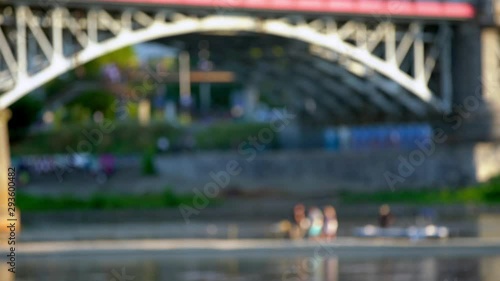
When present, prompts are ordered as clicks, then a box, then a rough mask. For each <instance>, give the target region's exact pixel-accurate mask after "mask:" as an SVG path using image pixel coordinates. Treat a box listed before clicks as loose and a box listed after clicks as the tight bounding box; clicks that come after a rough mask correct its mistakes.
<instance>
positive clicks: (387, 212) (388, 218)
mask: <svg viewBox="0 0 500 281" xmlns="http://www.w3.org/2000/svg"><path fill="white" fill-rule="evenodd" d="M393 222H394V216H393V215H392V213H391V207H389V205H387V204H384V205H382V206H380V209H379V225H380V227H381V228H387V227H389V226H391V225H392V224H393Z"/></svg>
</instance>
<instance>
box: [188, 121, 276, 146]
mask: <svg viewBox="0 0 500 281" xmlns="http://www.w3.org/2000/svg"><path fill="white" fill-rule="evenodd" d="M266 128H268V129H269V125H268V124H267V123H222V124H216V125H213V126H210V127H208V128H206V129H203V130H201V131H199V132H198V133H197V134H196V143H197V148H198V149H201V150H225V149H238V146H239V145H240V144H242V143H244V142H246V141H248V138H249V137H258V136H259V132H261V131H262V130H263V129H266ZM277 147H278V137H277V135H275V136H274V138H273V139H272V141H271V143H269V144H267V145H266V148H267V149H272V148H277Z"/></svg>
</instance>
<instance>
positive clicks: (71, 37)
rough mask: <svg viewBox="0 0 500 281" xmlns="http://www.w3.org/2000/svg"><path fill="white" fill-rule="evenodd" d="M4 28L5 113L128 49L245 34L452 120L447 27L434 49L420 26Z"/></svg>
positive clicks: (133, 23)
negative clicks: (308, 51) (443, 72)
mask: <svg viewBox="0 0 500 281" xmlns="http://www.w3.org/2000/svg"><path fill="white" fill-rule="evenodd" d="M0 27H1V28H0V55H1V56H0V82H1V84H0V91H1V92H3V94H2V95H1V96H0V109H3V108H6V107H8V106H9V105H11V104H12V103H14V102H15V101H16V100H18V99H20V98H21V97H23V96H24V95H26V94H28V93H29V92H31V91H33V90H34V89H36V88H38V87H40V86H42V85H44V84H45V83H47V82H48V81H50V80H52V79H53V78H55V77H57V76H59V75H61V74H63V73H65V72H67V71H69V70H71V69H73V68H75V67H77V66H80V65H83V64H85V63H87V62H89V61H91V60H93V59H96V58H98V57H100V56H103V55H105V54H107V53H110V52H112V51H115V50H118V49H120V48H123V47H126V46H130V45H135V44H138V43H142V42H147V41H151V40H155V39H159V38H163V37H170V36H176V35H182V34H188V33H197V32H230V33H231V32H233V33H234V32H241V31H245V32H257V33H263V34H269V35H275V36H281V37H285V38H291V39H297V40H300V41H303V42H306V43H308V44H311V45H313V46H316V47H318V48H320V49H323V50H328V51H330V52H332V54H334V56H336V59H337V60H338V61H339V62H341V64H342V65H344V67H345V68H346V69H348V70H349V71H350V72H352V73H354V74H356V75H357V76H361V77H364V76H367V75H370V74H371V73H376V74H378V75H379V76H383V77H385V78H386V79H388V80H390V81H393V82H395V83H397V84H398V85H399V86H400V87H401V88H403V89H405V90H406V91H407V92H409V93H411V94H413V95H414V96H415V97H416V98H418V99H420V100H421V101H423V102H425V103H426V104H429V105H430V106H431V107H432V108H434V109H435V111H436V112H448V111H449V104H450V100H451V87H450V86H449V85H451V83H450V82H449V79H450V78H449V77H448V78H447V79H448V80H447V81H445V82H443V83H446V85H448V87H445V88H441V91H440V93H439V95H437V94H436V93H433V92H432V91H431V90H430V88H429V80H430V78H431V75H432V73H433V71H434V68H435V66H436V61H437V60H438V58H439V57H441V56H443V55H446V56H448V55H449V50H448V49H449V48H447V47H446V46H447V44H449V40H447V39H449V38H448V36H447V35H448V34H449V28H448V27H447V26H446V25H441V26H440V28H439V31H438V32H436V33H435V36H433V37H432V36H431V37H432V38H431V40H430V41H431V44H429V43H428V41H429V40H428V38H426V36H427V35H426V33H425V32H424V26H423V25H422V24H420V23H416V22H415V23H412V24H410V25H409V28H408V29H407V30H406V31H403V33H402V34H401V31H400V30H398V29H397V28H396V26H395V25H394V24H392V23H389V22H382V23H377V24H375V25H367V24H365V23H363V22H358V21H348V22H342V23H340V22H337V21H335V20H334V19H333V18H320V19H316V20H312V21H311V20H305V19H303V18H300V17H299V18H297V17H295V18H262V17H256V16H251V15H217V14H213V15H207V16H194V15H186V14H181V13H178V12H175V11H171V10H160V11H156V12H145V11H140V10H136V9H122V10H113V11H111V10H105V9H102V8H95V7H89V8H86V9H82V8H79V9H69V8H64V7H54V8H51V9H50V10H49V11H43V12H42V11H40V10H37V9H36V8H31V7H29V6H24V5H19V6H4V7H1V8H0ZM381 50H382V51H381ZM408 65H410V66H411V69H408ZM439 65H441V66H442V67H448V64H447V63H440V64H439ZM443 89H444V90H443Z"/></svg>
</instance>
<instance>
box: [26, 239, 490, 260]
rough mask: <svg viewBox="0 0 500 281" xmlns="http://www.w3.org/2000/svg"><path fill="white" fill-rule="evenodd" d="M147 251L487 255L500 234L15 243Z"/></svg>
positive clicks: (40, 253)
mask: <svg viewBox="0 0 500 281" xmlns="http://www.w3.org/2000/svg"><path fill="white" fill-rule="evenodd" d="M54 254H57V256H58V257H59V258H60V257H66V256H93V257H96V256H103V255H104V256H107V255H137V256H141V255H146V256H148V257H151V256H152V255H154V254H158V255H162V256H163V257H166V256H171V257H175V258H179V257H181V256H196V257H197V258H200V257H210V258H213V257H214V256H224V255H226V256H231V257H238V256H244V257H247V258H248V257H251V256H254V257H255V256H257V257H258V256H260V257H264V256H265V257H270V256H289V255H303V256H312V257H316V256H317V257H318V258H322V257H327V256H342V257H349V256H351V257H364V258H366V257H388V256H405V257H408V256H434V257H436V256H444V257H446V256H454V257H457V256H486V255H500V240H499V239H489V240H486V239H455V240H446V241H419V242H412V241H408V240H395V239H374V240H364V239H352V238H350V239H338V240H336V241H334V242H319V241H288V240H281V241H277V240H186V239H183V240H117V241H76V242H75V241H71V242H26V243H23V244H22V247H20V248H19V255H20V256H23V257H34V256H35V257H36V256H37V257H46V256H51V257H53V256H54Z"/></svg>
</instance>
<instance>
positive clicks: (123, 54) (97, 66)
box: [84, 46, 139, 77]
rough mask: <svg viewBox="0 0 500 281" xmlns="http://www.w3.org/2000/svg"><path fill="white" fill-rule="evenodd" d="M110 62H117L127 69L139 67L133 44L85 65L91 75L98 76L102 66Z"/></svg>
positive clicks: (86, 70) (120, 66)
mask: <svg viewBox="0 0 500 281" xmlns="http://www.w3.org/2000/svg"><path fill="white" fill-rule="evenodd" d="M110 63H115V64H116V65H117V66H118V67H119V68H124V69H125V68H134V67H137V66H138V65H139V60H138V58H137V55H136V53H135V50H134V48H133V47H132V46H130V47H125V48H123V49H120V50H117V51H114V52H112V53H109V54H107V55H104V56H102V57H99V58H97V59H95V60H93V61H91V62H89V63H87V64H86V65H85V66H84V68H85V72H86V73H87V74H88V75H89V76H91V77H97V76H98V75H99V73H100V71H101V68H102V67H103V66H105V65H107V64H110Z"/></svg>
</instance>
